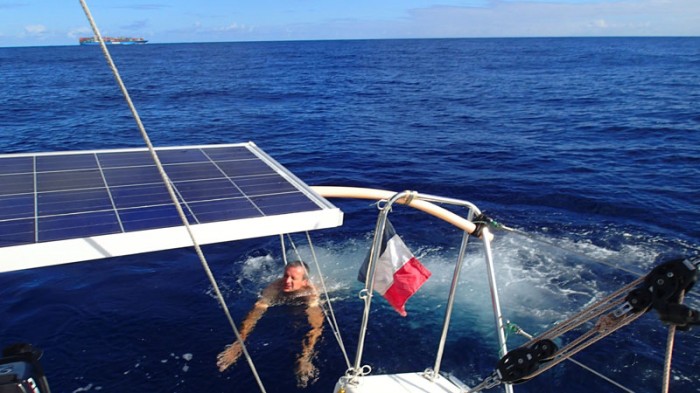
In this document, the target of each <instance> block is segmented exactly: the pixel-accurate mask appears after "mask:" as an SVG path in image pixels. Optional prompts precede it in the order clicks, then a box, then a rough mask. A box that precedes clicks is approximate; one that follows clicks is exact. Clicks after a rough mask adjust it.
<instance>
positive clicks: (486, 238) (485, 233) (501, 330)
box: [481, 227, 513, 393]
mask: <svg viewBox="0 0 700 393" xmlns="http://www.w3.org/2000/svg"><path fill="white" fill-rule="evenodd" d="M481 234H482V235H481V240H482V241H483V243H484V253H485V255H486V272H487V274H488V279H489V289H490V291H491V304H492V305H493V316H494V318H495V320H496V330H497V333H498V344H499V352H500V354H499V355H500V356H501V357H502V356H504V355H505V354H506V353H508V347H507V346H506V334H505V331H506V330H505V329H506V328H505V322H504V319H503V313H502V312H501V302H500V300H499V299H498V286H497V285H496V271H495V269H494V265H493V254H492V252H491V240H490V238H491V232H490V231H489V228H488V227H485V228H484V229H483V230H482V232H481ZM505 388H506V392H507V393H512V392H513V386H512V385H509V384H506V385H505Z"/></svg>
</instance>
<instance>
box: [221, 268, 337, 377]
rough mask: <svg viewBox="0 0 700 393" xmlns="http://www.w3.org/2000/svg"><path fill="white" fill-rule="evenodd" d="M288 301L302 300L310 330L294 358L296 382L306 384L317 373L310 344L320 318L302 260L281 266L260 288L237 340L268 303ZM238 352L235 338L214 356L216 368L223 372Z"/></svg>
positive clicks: (316, 334)
mask: <svg viewBox="0 0 700 393" xmlns="http://www.w3.org/2000/svg"><path fill="white" fill-rule="evenodd" d="M292 300H296V301H299V300H302V301H304V302H305V303H306V306H307V307H306V315H307V317H308V320H309V325H311V330H310V331H309V332H308V333H307V334H306V337H304V340H303V341H302V349H301V353H300V354H299V356H298V357H297V361H296V376H297V385H298V386H299V387H306V386H307V384H308V383H309V382H311V383H313V382H315V380H316V378H317V376H318V370H317V369H316V367H314V365H313V363H312V360H313V357H314V355H315V352H314V346H315V345H316V342H317V341H318V339H319V337H321V333H322V332H323V318H324V316H323V310H321V306H320V304H319V298H318V293H317V292H316V288H314V286H313V284H312V283H311V282H310V281H309V275H308V266H307V265H306V263H304V262H302V261H294V262H290V263H289V264H287V266H285V268H284V275H283V276H282V278H279V279H277V280H275V281H273V282H272V283H271V284H270V285H268V286H267V288H265V289H264V290H263V292H262V295H261V297H260V299H259V300H258V301H257V302H255V305H254V306H253V309H252V310H251V311H250V312H249V313H248V315H247V316H246V317H245V319H244V320H243V323H241V327H240V335H241V340H243V341H245V339H246V338H247V337H248V335H249V334H250V332H251V331H252V330H253V328H254V327H255V324H256V323H257V322H258V320H259V319H260V318H261V317H262V316H263V314H265V311H267V309H268V308H269V307H270V306H272V305H276V304H283V303H287V302H290V301H292ZM242 352H243V350H242V348H241V343H240V342H238V341H236V342H235V343H233V344H232V345H230V346H228V347H227V348H226V349H225V350H224V351H223V352H221V353H220V354H219V355H218V356H217V357H216V359H217V362H216V365H217V366H218V367H219V371H224V370H226V369H227V368H228V367H229V366H231V365H232V364H234V363H236V361H237V360H238V358H239V357H240V356H241V353H242Z"/></svg>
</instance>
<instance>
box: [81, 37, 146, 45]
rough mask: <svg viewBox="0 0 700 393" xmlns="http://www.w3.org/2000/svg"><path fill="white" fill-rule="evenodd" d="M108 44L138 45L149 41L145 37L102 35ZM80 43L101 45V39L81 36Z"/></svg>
mask: <svg viewBox="0 0 700 393" xmlns="http://www.w3.org/2000/svg"><path fill="white" fill-rule="evenodd" d="M102 40H104V42H105V44H106V45H138V44H145V43H147V42H148V41H147V40H145V39H143V38H134V37H102ZM79 42H80V45H99V44H100V41H99V40H97V38H95V37H81V38H80V39H79Z"/></svg>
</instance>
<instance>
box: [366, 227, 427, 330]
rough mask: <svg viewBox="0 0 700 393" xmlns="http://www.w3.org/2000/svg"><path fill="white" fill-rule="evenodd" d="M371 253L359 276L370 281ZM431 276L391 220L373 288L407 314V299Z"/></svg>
mask: <svg viewBox="0 0 700 393" xmlns="http://www.w3.org/2000/svg"><path fill="white" fill-rule="evenodd" d="M368 265H369V254H368V255H367V258H365V261H364V263H363V264H362V267H360V272H359V274H358V275H357V279H358V280H359V281H361V282H366V281H367V266H368ZM429 277H430V271H429V270H428V269H426V268H425V266H423V265H422V264H421V263H420V262H419V261H418V258H416V257H415V256H413V254H412V253H411V251H410V250H409V249H408V247H406V244H404V242H403V240H401V238H400V237H399V235H397V234H396V231H395V230H394V226H393V225H391V222H389V220H387V221H386V226H385V227H384V236H383V238H382V248H381V251H380V253H379V258H378V259H377V266H376V268H375V270H374V290H375V291H377V292H379V293H380V294H381V295H382V296H384V297H385V298H386V300H387V301H388V302H389V304H391V306H392V307H394V309H395V310H396V311H397V312H398V313H399V314H401V316H403V317H405V316H406V309H405V308H404V305H405V304H406V301H407V300H408V298H410V297H411V296H413V294H414V293H416V292H417V291H418V289H419V288H420V287H421V286H422V285H423V283H424V282H426V281H427V280H428V278H429Z"/></svg>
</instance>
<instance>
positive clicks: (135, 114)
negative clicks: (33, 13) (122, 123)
mask: <svg viewBox="0 0 700 393" xmlns="http://www.w3.org/2000/svg"><path fill="white" fill-rule="evenodd" d="M80 4H81V6H82V7H83V11H84V12H85V16H86V17H87V19H88V21H89V22H90V26H91V27H92V31H93V32H94V34H95V37H96V38H97V39H98V41H99V43H100V47H101V48H102V53H103V54H104V56H105V59H106V60H107V63H108V64H109V67H110V69H111V70H112V74H113V75H114V78H115V79H116V81H117V84H118V85H119V88H120V89H121V92H122V94H123V95H124V99H125V100H126V103H127V105H128V106H129V109H130V110H131V114H132V115H133V117H134V120H135V121H136V124H137V126H138V128H139V131H140V132H141V136H142V137H143V140H144V142H145V143H146V145H147V146H148V151H149V152H150V154H151V157H152V158H153V161H154V162H155V164H156V167H157V168H158V172H159V173H160V176H161V178H162V179H163V183H164V184H165V187H166V188H167V189H168V194H170V199H171V200H172V202H173V204H174V205H175V208H176V209H177V213H178V215H179V216H180V220H181V221H182V223H183V225H184V227H185V228H186V229H187V233H188V234H189V236H190V238H191V239H192V245H193V246H194V249H195V251H196V253H197V255H198V256H199V260H200V262H201V263H202V267H203V268H204V271H205V272H206V274H207V277H208V278H209V281H210V282H211V285H212V287H213V288H214V292H215V293H216V297H217V299H218V300H219V303H220V304H221V306H222V308H223V310H224V314H226V318H227V319H228V321H229V324H230V325H231V327H232V328H233V333H234V334H235V336H236V339H237V340H238V342H240V343H241V348H242V350H243V353H244V355H245V357H246V359H247V361H248V364H249V365H250V369H251V371H252V372H253V375H254V376H255V380H256V381H257V383H258V386H259V387H260V391H261V392H263V393H265V387H264V386H263V384H262V381H261V380H260V376H259V375H258V372H257V370H256V369H255V365H254V364H253V360H252V358H251V357H250V354H249V353H248V350H247V349H246V347H245V345H244V344H243V339H242V338H241V335H240V333H239V332H238V328H237V327H236V323H235V322H234V321H233V317H232V316H231V313H230V312H229V309H228V305H227V304H226V301H225V300H224V297H223V295H222V294H221V290H220V289H219V285H218V284H217V282H216V279H215V278H214V274H213V273H212V271H211V269H210V268H209V264H208V263H207V260H206V258H205V257H204V253H203V252H202V248H201V247H200V246H199V243H198V242H197V239H196V238H195V236H194V232H192V228H191V227H190V224H189V222H188V221H187V216H186V215H185V212H184V211H183V210H182V206H180V203H179V201H178V199H177V196H176V195H175V190H174V189H173V185H172V183H171V181H170V179H169V178H168V175H167V173H165V169H164V168H163V165H162V163H161V162H160V159H159V158H158V154H156V151H155V148H154V147H153V144H152V143H151V139H150V138H149V136H148V133H147V132H146V129H145V127H144V126H143V123H142V122H141V117H140V116H139V114H138V112H137V111H136V107H135V106H134V103H133V102H132V101H131V97H130V96H129V92H128V91H127V89H126V86H125V85H124V82H122V79H121V76H120V75H119V71H118V70H117V66H116V65H115V64H114V61H113V60H112V57H111V56H110V54H109V50H108V49H107V45H105V43H104V40H103V39H102V35H101V34H100V31H99V30H98V28H97V24H96V23H95V20H94V19H93V17H92V14H91V13H90V10H89V9H88V6H87V4H86V3H85V0H80Z"/></svg>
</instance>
